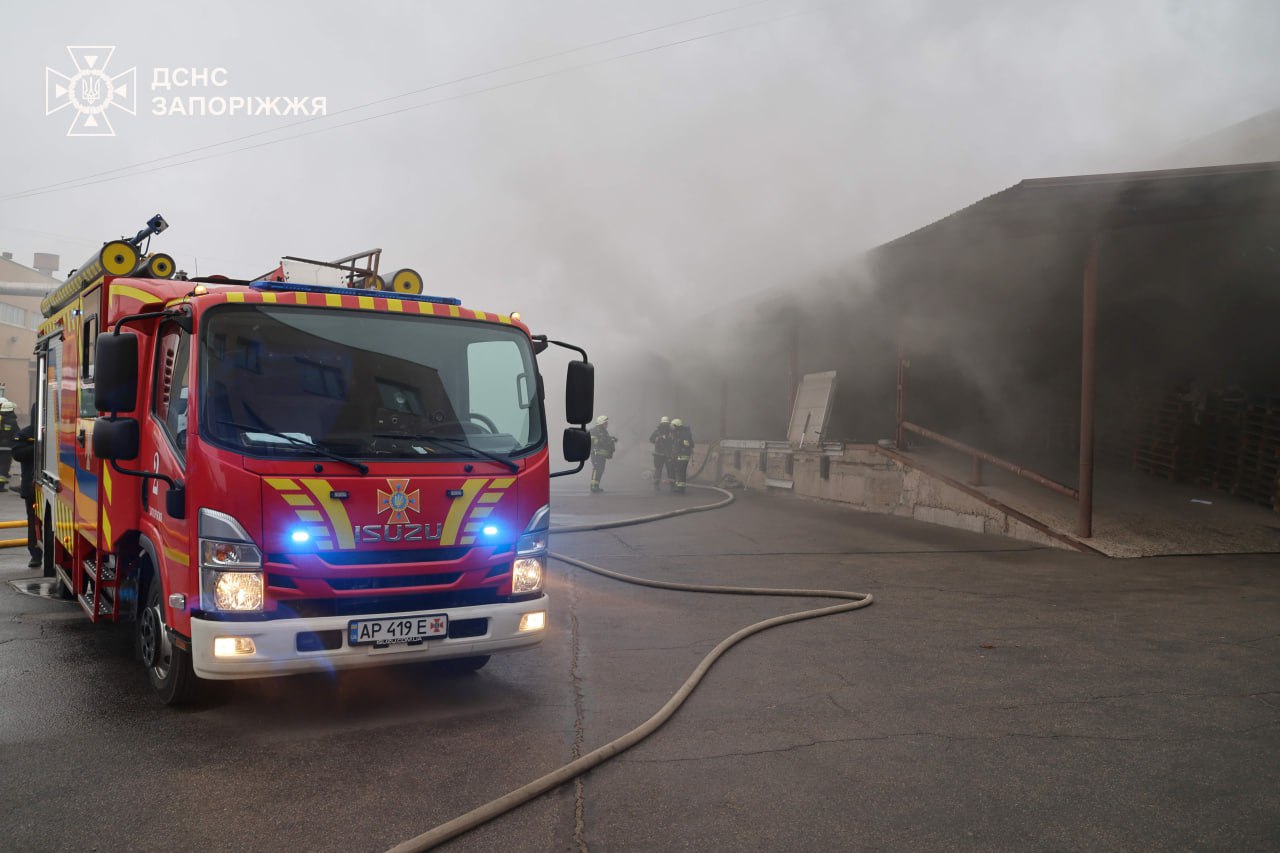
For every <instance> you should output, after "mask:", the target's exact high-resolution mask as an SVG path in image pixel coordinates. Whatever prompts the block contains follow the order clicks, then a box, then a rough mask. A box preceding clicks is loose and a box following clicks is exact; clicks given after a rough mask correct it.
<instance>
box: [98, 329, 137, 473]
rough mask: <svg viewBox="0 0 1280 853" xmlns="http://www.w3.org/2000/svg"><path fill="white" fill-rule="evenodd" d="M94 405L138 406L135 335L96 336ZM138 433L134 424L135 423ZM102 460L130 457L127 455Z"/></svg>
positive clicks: (125, 408)
mask: <svg viewBox="0 0 1280 853" xmlns="http://www.w3.org/2000/svg"><path fill="white" fill-rule="evenodd" d="M94 356H95V364H94V369H93V373H94V385H93V405H94V408H96V409H97V410H98V411H99V412H132V411H133V410H134V408H135V407H136V406H137V405H138V338H137V336H136V335H130V334H127V333H121V334H118V335H99V336H98V343H97V347H96V349H95V351H94ZM134 433H135V436H136V433H137V423H136V422H135V423H134ZM93 447H94V453H95V454H97V452H98V434H97V432H96V431H95V432H94V441H93ZM98 455H99V456H100V458H102V459H110V458H117V459H132V458H133V457H134V456H137V455H138V454H137V451H136V450H135V451H134V453H133V454H132V455H130V456H118V457H108V456H101V454H98Z"/></svg>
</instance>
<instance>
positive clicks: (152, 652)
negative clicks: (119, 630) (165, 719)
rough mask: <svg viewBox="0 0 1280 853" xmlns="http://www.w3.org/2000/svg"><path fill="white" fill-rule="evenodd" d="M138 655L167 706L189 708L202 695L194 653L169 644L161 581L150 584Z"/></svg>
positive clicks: (141, 626) (141, 616)
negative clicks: (194, 662) (192, 655)
mask: <svg viewBox="0 0 1280 853" xmlns="http://www.w3.org/2000/svg"><path fill="white" fill-rule="evenodd" d="M138 655H139V656H140V657H141V658H142V665H143V666H145V667H146V668H147V678H148V680H150V682H151V686H152V687H153V688H155V691H156V693H158V694H160V700H161V701H162V702H164V703H165V704H166V705H186V704H188V703H190V702H193V701H195V700H196V699H197V698H198V696H199V686H200V680H199V679H198V678H197V677H196V674H195V670H193V669H192V668H191V652H188V651H185V650H183V649H180V648H178V647H177V646H175V645H174V644H173V643H171V642H170V641H169V632H168V631H167V630H165V624H164V606H163V603H162V590H161V589H160V579H159V578H157V577H154V576H153V577H152V578H151V583H150V584H148V585H147V604H146V607H145V608H143V610H142V612H141V613H140V614H139V615H138Z"/></svg>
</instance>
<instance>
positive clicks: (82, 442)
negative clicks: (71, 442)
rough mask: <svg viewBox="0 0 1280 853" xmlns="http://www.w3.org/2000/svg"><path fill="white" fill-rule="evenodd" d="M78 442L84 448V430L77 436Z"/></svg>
mask: <svg viewBox="0 0 1280 853" xmlns="http://www.w3.org/2000/svg"><path fill="white" fill-rule="evenodd" d="M76 441H78V442H79V443H80V446H81V447H84V430H80V432H79V433H78V434H77V435H76Z"/></svg>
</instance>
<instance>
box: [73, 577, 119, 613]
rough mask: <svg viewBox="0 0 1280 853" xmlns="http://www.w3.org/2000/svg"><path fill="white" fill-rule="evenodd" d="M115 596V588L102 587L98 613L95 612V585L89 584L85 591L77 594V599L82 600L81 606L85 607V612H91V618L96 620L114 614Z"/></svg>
mask: <svg viewBox="0 0 1280 853" xmlns="http://www.w3.org/2000/svg"><path fill="white" fill-rule="evenodd" d="M115 598H116V591H115V589H114V588H112V587H106V586H104V587H103V588H102V595H100V596H99V597H98V612H97V614H94V612H93V585H92V584H89V586H88V588H87V589H86V590H85V591H84V592H83V593H81V594H80V595H77V596H76V601H79V602H80V606H81V607H82V608H84V612H85V613H88V614H89V618H90V619H92V620H93V621H95V622H96V621H98V620H99V619H101V618H102V617H103V616H111V615H113V610H114V609H115Z"/></svg>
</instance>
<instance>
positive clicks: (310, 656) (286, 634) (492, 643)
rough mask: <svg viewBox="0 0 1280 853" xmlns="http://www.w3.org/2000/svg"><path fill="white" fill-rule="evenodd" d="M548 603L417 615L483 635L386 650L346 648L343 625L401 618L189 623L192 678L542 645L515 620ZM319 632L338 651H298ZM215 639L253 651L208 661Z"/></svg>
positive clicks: (250, 675) (382, 662) (286, 672)
mask: <svg viewBox="0 0 1280 853" xmlns="http://www.w3.org/2000/svg"><path fill="white" fill-rule="evenodd" d="M548 602H549V599H548V598H547V596H545V595H543V596H541V597H539V598H535V599H533V600H531V601H521V602H518V603H516V604H486V605H483V606H479V607H453V608H445V609H442V610H430V611H422V612H423V613H432V614H438V613H443V614H445V615H447V616H448V617H449V623H450V624H453V623H454V622H458V621H461V620H463V619H482V618H483V619H488V620H489V625H488V630H487V631H486V632H485V633H484V634H482V635H481V636H478V637H459V638H457V639H452V638H449V637H441V638H439V639H431V640H427V641H426V642H425V643H423V644H422V645H420V646H390V647H388V648H383V649H376V648H374V647H372V646H349V645H347V623H349V622H351V621H352V620H353V619H381V618H394V617H396V616H403V615H406V614H400V613H369V614H361V615H359V616H325V617H322V618H319V619H273V620H263V621H259V622H217V621H213V620H209V619H192V620H191V657H192V663H193V664H194V666H195V671H196V675H198V676H200V677H201V678H208V679H215V680H223V679H232V678H262V677H265V676H272V675H290V674H293V673H298V672H328V671H332V670H335V669H355V668H357V667H369V666H387V665H390V664H398V663H412V662H414V661H423V660H444V659H446V658H458V657H470V656H473V655H490V654H494V653H495V652H504V651H509V650H512V649H521V648H526V647H528V646H535V645H537V644H538V643H540V642H542V636H543V635H544V634H545V633H546V630H545V629H542V630H538V631H525V632H523V633H521V632H520V630H519V627H520V617H521V616H523V615H524V614H526V613H537V612H539V611H541V612H543V613H546V612H547V605H548ZM416 612H417V611H415V613H416ZM320 631H340V632H341V633H342V645H341V647H339V648H335V649H322V650H319V651H313V652H300V651H298V635H299V634H305V633H308V632H320ZM215 637H249V638H251V639H252V640H253V645H254V649H255V651H254V653H253V654H251V655H239V656H236V657H221V658H218V657H214V656H213V641H214V638H215Z"/></svg>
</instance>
